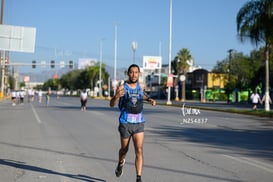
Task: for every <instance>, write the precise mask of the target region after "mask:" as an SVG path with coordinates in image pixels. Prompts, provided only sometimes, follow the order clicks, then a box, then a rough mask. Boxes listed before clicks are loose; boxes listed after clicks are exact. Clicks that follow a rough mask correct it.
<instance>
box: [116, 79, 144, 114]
mask: <svg viewBox="0 0 273 182" xmlns="http://www.w3.org/2000/svg"><path fill="white" fill-rule="evenodd" d="M124 91H125V92H124V96H123V97H122V98H121V99H120V100H119V109H120V110H124V111H125V112H127V113H130V114H138V113H141V112H142V110H143V96H144V93H143V90H142V88H141V86H140V84H139V83H137V86H136V88H130V87H129V86H128V85H127V84H126V83H125V84H124Z"/></svg>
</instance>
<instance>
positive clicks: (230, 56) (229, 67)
mask: <svg viewBox="0 0 273 182" xmlns="http://www.w3.org/2000/svg"><path fill="white" fill-rule="evenodd" d="M232 52H233V49H229V50H228V54H229V60H228V62H229V63H228V84H229V87H230V86H231V83H230V82H231V59H232ZM228 90H229V91H228V98H227V99H228V100H227V103H229V102H230V100H229V96H230V88H229V89H228Z"/></svg>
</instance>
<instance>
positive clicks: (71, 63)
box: [68, 60, 73, 69]
mask: <svg viewBox="0 0 273 182" xmlns="http://www.w3.org/2000/svg"><path fill="white" fill-rule="evenodd" d="M68 66H69V68H70V69H73V61H72V60H70V61H69V65H68Z"/></svg>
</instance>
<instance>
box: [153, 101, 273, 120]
mask: <svg viewBox="0 0 273 182" xmlns="http://www.w3.org/2000/svg"><path fill="white" fill-rule="evenodd" d="M156 101H157V104H159V105H167V100H156ZM171 102H172V104H171V105H170V106H173V107H183V105H184V107H187V108H198V109H203V110H212V111H222V112H230V113H238V114H247V115H254V116H261V117H271V118H273V110H272V105H271V108H270V112H265V111H264V105H258V107H257V110H256V111H253V110H252V105H251V104H249V103H227V102H226V101H215V102H213V101H209V102H201V101H198V100H186V101H185V102H181V101H175V100H171Z"/></svg>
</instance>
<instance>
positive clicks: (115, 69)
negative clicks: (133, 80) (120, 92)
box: [114, 24, 117, 95]
mask: <svg viewBox="0 0 273 182" xmlns="http://www.w3.org/2000/svg"><path fill="white" fill-rule="evenodd" d="M116 82H117V24H115V61H114V83H115V84H116ZM116 86H117V85H114V88H115V89H114V95H115V94H116Z"/></svg>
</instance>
